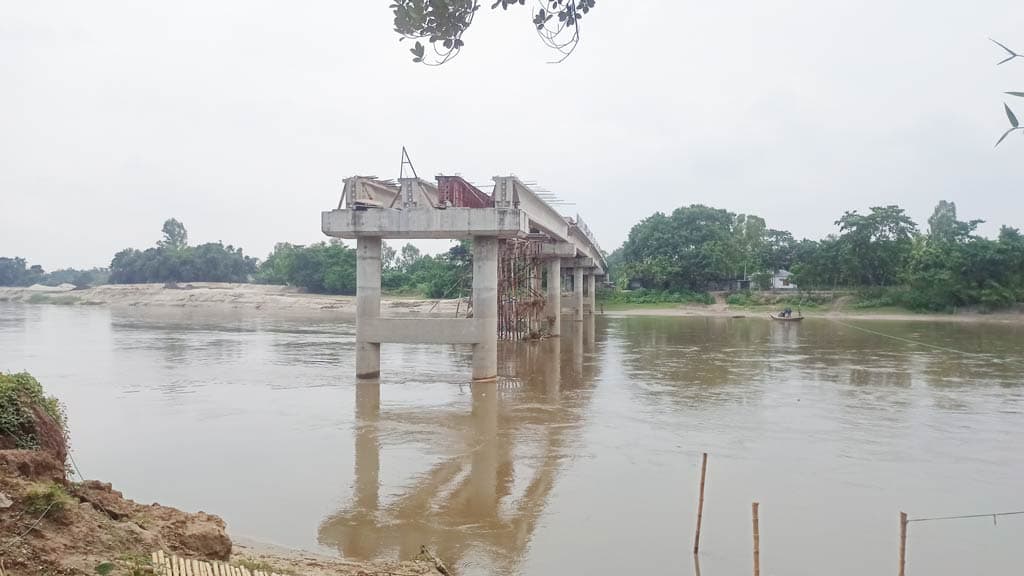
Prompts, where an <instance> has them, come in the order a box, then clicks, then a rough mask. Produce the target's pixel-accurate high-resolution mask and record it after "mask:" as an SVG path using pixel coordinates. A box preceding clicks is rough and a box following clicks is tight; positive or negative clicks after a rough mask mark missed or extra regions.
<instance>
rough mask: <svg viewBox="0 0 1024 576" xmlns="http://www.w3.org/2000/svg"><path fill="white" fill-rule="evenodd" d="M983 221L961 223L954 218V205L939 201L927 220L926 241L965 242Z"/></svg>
mask: <svg viewBox="0 0 1024 576" xmlns="http://www.w3.org/2000/svg"><path fill="white" fill-rule="evenodd" d="M984 222H985V221H984V220H971V221H969V222H962V221H960V220H957V218H956V203H954V202H947V201H945V200H939V203H938V204H937V205H936V206H935V210H934V211H933V212H932V215H931V218H928V240H929V241H930V242H965V241H967V240H968V239H969V238H971V235H972V234H973V233H974V230H975V229H976V228H977V227H978V225H979V224H982V223H984Z"/></svg>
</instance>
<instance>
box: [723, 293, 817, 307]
mask: <svg viewBox="0 0 1024 576" xmlns="http://www.w3.org/2000/svg"><path fill="white" fill-rule="evenodd" d="M833 299H834V298H833V295H832V294H830V293H814V292H803V293H799V294H779V293H777V292H750V291H743V292H733V293H732V294H729V295H728V296H726V297H725V302H726V304H728V305H730V306H789V307H799V308H817V307H818V306H820V305H821V304H828V303H831V302H832V300H833Z"/></svg>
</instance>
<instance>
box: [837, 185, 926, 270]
mask: <svg viewBox="0 0 1024 576" xmlns="http://www.w3.org/2000/svg"><path fill="white" fill-rule="evenodd" d="M836 225H837V226H839V231H840V236H839V247H840V258H841V261H842V263H843V267H844V272H845V273H844V276H846V277H847V278H846V279H847V280H849V281H851V282H852V283H854V284H860V285H864V286H890V285H893V284H896V283H898V282H899V277H900V272H901V271H902V270H903V269H904V267H905V266H906V264H907V261H908V259H909V258H910V253H911V251H912V249H913V238H914V234H916V232H917V224H915V223H914V221H913V220H911V219H910V217H909V216H907V215H906V213H905V212H904V210H903V209H902V208H900V207H899V206H895V205H890V206H873V207H872V208H871V212H870V213H869V214H860V213H858V212H857V211H856V210H854V211H848V212H846V213H845V214H843V217H842V218H840V219H839V220H837V221H836Z"/></svg>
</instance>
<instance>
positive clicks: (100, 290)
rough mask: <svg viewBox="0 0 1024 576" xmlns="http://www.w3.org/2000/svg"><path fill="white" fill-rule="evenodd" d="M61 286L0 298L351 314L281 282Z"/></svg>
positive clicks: (390, 306)
mask: <svg viewBox="0 0 1024 576" xmlns="http://www.w3.org/2000/svg"><path fill="white" fill-rule="evenodd" d="M72 288H73V287H70V286H65V287H58V288H47V287H43V286H33V287H29V288H3V287H0V302H5V301H6V302H25V303H31V304H63V305H76V306H113V307H132V308H148V307H152V308H206V309H216V310H224V311H227V310H264V311H267V312H284V313H317V314H323V313H328V314H333V315H337V316H341V317H346V316H347V317H355V312H356V300H355V297H353V296H335V295H329V294H306V293H303V292H301V291H299V290H298V289H295V288H290V287H287V286H268V285H263V284H228V283H218V282H193V283H189V284H180V285H178V287H175V288H169V287H165V286H164V285H163V284H108V285H105V286H97V287H95V288H88V289H85V290H74V289H72ZM465 307H466V303H465V302H461V303H460V301H458V300H424V299H406V298H385V299H384V300H383V301H382V303H381V313H382V314H383V315H385V316H394V315H444V316H454V315H455V314H456V313H457V312H458V311H459V309H461V310H463V311H464V310H465Z"/></svg>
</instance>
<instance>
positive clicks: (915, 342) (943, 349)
mask: <svg viewBox="0 0 1024 576" xmlns="http://www.w3.org/2000/svg"><path fill="white" fill-rule="evenodd" d="M826 318H828V317H827V316H826ZM828 320H831V321H832V322H835V323H836V324H839V325H840V326H846V327H847V328H852V329H854V330H860V331H861V332H865V333H867V334H874V335H875V336H881V337H883V338H890V339H892V340H897V341H899V342H906V343H907V344H913V345H916V346H924V347H926V348H932V349H934V350H939V351H940V352H952V353H953V354H962V355H964V356H972V357H975V358H980V359H983V360H988V361H995V359H994V358H992V357H991V356H989V355H988V354H981V353H979V352H967V351H964V350H957V349H956V348H947V347H945V346H938V345H936V344H929V343H927V342H921V341H918V340H911V339H910V338H903V337H902V336H893V335H892V334H886V333H885V332H879V331H877V330H871V329H870V328H864V327H861V326H855V325H853V324H850V323H848V322H843V321H842V320H836V319H835V318H828ZM999 362H1002V363H1010V364H1017V365H1019V366H1021V367H1024V362H1021V361H1020V360H1014V359H1012V358H1002V359H1000V360H999Z"/></svg>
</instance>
